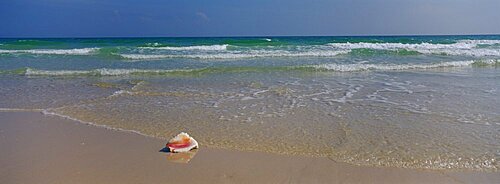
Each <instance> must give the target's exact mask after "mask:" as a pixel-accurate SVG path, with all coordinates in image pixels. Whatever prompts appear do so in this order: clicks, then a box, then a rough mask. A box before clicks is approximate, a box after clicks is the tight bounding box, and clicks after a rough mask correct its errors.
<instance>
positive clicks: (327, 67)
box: [0, 60, 500, 76]
mask: <svg viewBox="0 0 500 184" xmlns="http://www.w3.org/2000/svg"><path fill="white" fill-rule="evenodd" d="M499 64H500V62H499V61H498V60H477V61H473V60H471V61H450V62H440V63H430V64H369V63H359V64H335V63H329V64H318V65H301V66H272V67H207V68H197V69H171V70H162V69H110V68H100V69H93V70H38V69H33V68H23V69H17V70H6V71H0V74H7V75H8V74H11V75H26V76H124V75H188V76H196V75H202V74H214V73H243V72H273V71H310V72H318V71H326V72H359V71H388V70H423V69H435V68H451V67H469V66H476V67H484V66H498V65H499Z"/></svg>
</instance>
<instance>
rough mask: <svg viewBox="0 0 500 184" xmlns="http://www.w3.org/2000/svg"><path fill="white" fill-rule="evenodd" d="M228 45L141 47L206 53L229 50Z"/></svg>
mask: <svg viewBox="0 0 500 184" xmlns="http://www.w3.org/2000/svg"><path fill="white" fill-rule="evenodd" d="M227 46H228V45H227V44H224V45H195V46H186V47H171V46H163V47H159V46H157V45H155V46H153V47H141V48H146V49H159V50H174V51H189V50H204V51H221V50H226V49H227Z"/></svg>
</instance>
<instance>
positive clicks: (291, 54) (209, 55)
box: [120, 50, 350, 60]
mask: <svg viewBox="0 0 500 184" xmlns="http://www.w3.org/2000/svg"><path fill="white" fill-rule="evenodd" d="M349 52H350V50H316V51H304V52H291V51H285V50H279V51H258V50H255V51H248V52H238V53H213V54H212V53H204V54H120V56H121V57H123V58H125V59H132V60H141V59H165V58H190V59H241V58H258V57H333V56H337V55H340V54H347V53H349Z"/></svg>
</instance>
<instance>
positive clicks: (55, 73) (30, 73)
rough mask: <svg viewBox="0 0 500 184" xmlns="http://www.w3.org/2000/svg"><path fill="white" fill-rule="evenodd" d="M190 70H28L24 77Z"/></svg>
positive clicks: (113, 74) (156, 72) (110, 74)
mask: <svg viewBox="0 0 500 184" xmlns="http://www.w3.org/2000/svg"><path fill="white" fill-rule="evenodd" d="M187 71H192V70H182V69H178V70H141V69H107V68H100V69H95V70H33V69H30V68H28V69H27V70H26V73H25V75H28V76H36V75H47V76H65V75H101V76H120V75H131V74H134V73H150V74H161V73H169V72H187Z"/></svg>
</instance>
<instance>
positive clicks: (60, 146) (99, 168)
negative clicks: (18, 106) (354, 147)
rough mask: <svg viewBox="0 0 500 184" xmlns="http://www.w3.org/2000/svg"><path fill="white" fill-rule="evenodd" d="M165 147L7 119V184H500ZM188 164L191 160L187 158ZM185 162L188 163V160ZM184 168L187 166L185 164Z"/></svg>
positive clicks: (68, 124)
mask: <svg viewBox="0 0 500 184" xmlns="http://www.w3.org/2000/svg"><path fill="white" fill-rule="evenodd" d="M164 145H165V141H164V140H159V139H155V138H149V137H144V136H141V135H137V134H134V133H127V132H119V131H113V130H108V129H104V128H99V127H95V126H89V125H84V124H80V123H78V122H75V121H71V120H68V119H64V118H60V117H54V116H44V115H42V114H40V113H37V112H0V165H1V167H0V183H2V184H11V183H52V184H54V183H65V184H67V183H179V182H184V183H497V182H498V181H500V173H499V172H496V173H487V172H448V171H446V172H443V171H428V170H412V169H399V168H375V167H360V166H352V165H348V164H343V163H336V162H334V161H332V160H329V159H327V158H309V157H296V156H282V155H274V154H267V153H257V152H240V151H230V150H222V149H212V148H206V147H203V145H201V149H199V150H198V151H197V152H196V154H195V155H194V157H193V158H192V159H191V160H190V162H189V163H187V164H185V163H176V162H173V160H172V159H174V161H175V158H173V157H172V156H174V157H180V156H189V155H170V154H168V153H164V152H160V151H159V150H161V149H162V148H163V147H164ZM185 159H188V157H186V158H185ZM181 161H182V160H181ZM177 162H179V160H177Z"/></svg>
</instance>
